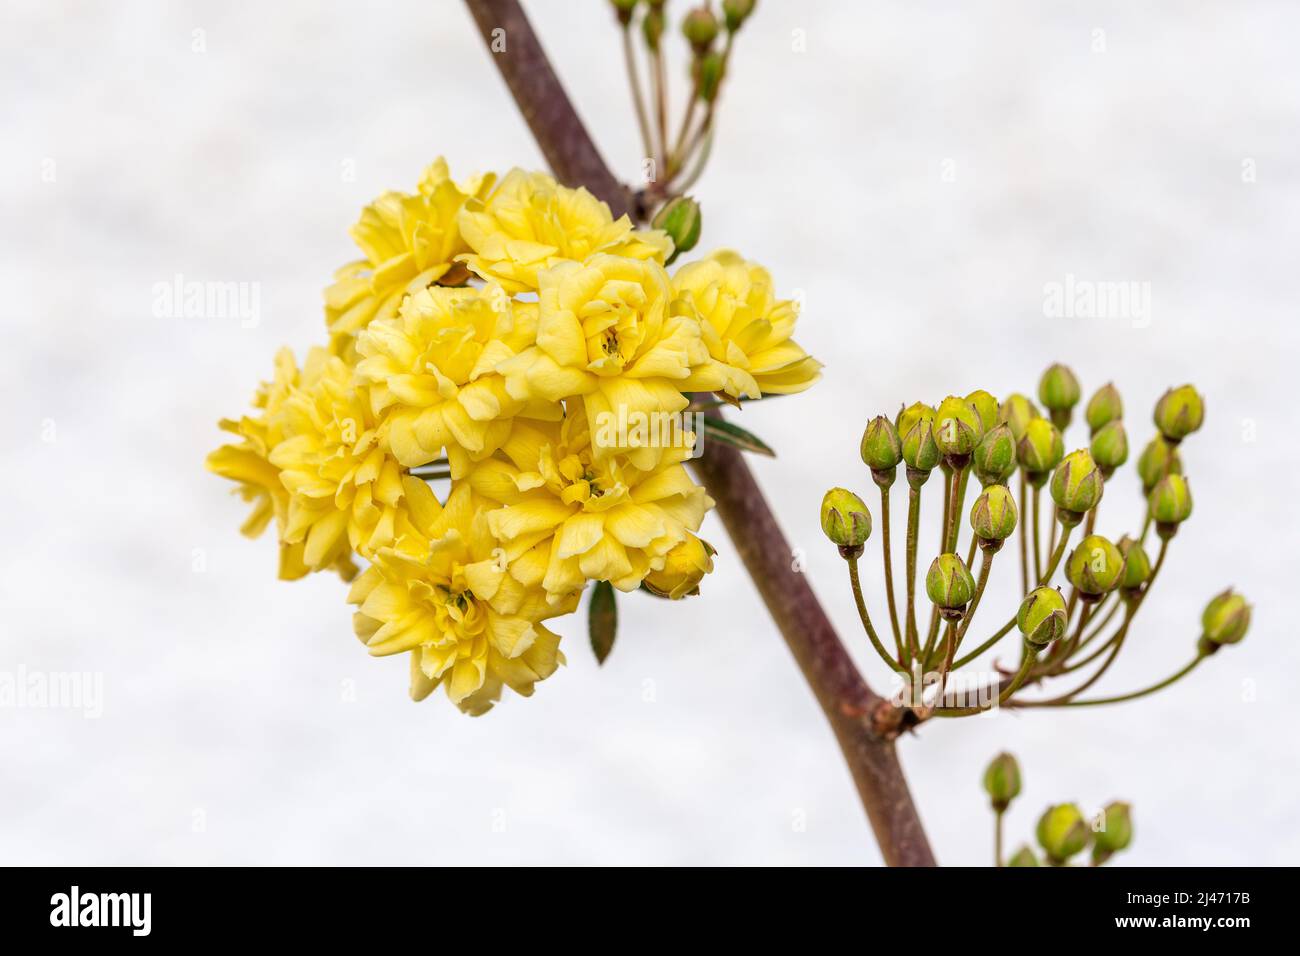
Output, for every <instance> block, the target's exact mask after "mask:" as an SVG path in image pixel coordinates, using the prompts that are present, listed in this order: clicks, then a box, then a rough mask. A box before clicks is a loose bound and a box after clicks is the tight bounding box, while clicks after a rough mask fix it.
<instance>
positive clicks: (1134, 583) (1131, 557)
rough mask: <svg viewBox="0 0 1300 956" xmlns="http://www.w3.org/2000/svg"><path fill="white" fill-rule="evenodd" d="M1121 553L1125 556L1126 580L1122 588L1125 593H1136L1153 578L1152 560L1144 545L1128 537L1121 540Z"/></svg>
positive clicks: (1121, 584)
mask: <svg viewBox="0 0 1300 956" xmlns="http://www.w3.org/2000/svg"><path fill="white" fill-rule="evenodd" d="M1119 553H1120V554H1122V555H1124V580H1123V581H1122V582H1120V587H1122V588H1123V589H1124V590H1125V591H1136V590H1137V589H1138V588H1140V587H1142V585H1144V584H1146V583H1147V581H1148V580H1149V579H1150V578H1151V558H1150V557H1149V556H1148V555H1147V552H1146V549H1145V548H1143V547H1142V543H1141V542H1140V541H1135V540H1133V539H1132V538H1130V537H1129V536H1128V535H1124V537H1122V538H1120V539H1119Z"/></svg>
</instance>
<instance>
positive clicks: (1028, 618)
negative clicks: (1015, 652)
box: [1016, 585, 1070, 647]
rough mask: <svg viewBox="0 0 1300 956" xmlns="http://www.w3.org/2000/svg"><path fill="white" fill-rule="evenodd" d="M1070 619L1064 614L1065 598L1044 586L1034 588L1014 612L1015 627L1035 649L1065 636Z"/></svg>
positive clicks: (1058, 592) (1051, 588) (1053, 589)
mask: <svg viewBox="0 0 1300 956" xmlns="http://www.w3.org/2000/svg"><path fill="white" fill-rule="evenodd" d="M1069 626H1070V619H1069V617H1068V616H1067V615H1066V613H1065V598H1063V597H1062V596H1061V592H1060V591H1058V590H1057V589H1056V588H1053V587H1047V586H1046V585H1044V586H1043V587H1040V588H1034V589H1033V590H1032V591H1030V592H1029V594H1027V595H1026V596H1025V599H1024V600H1023V601H1021V602H1020V610H1019V611H1017V612H1016V627H1018V628H1020V633H1021V634H1023V635H1024V638H1025V640H1026V641H1028V642H1029V643H1030V644H1032V645H1034V646H1035V647H1046V646H1047V645H1048V644H1050V643H1052V641H1055V640H1057V639H1058V638H1062V637H1064V636H1065V629H1066V628H1067V627H1069Z"/></svg>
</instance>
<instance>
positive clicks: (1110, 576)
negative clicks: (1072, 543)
mask: <svg viewBox="0 0 1300 956" xmlns="http://www.w3.org/2000/svg"><path fill="white" fill-rule="evenodd" d="M1065 576H1066V578H1067V579H1068V580H1069V582H1070V583H1071V584H1073V585H1074V586H1075V588H1077V589H1078V591H1079V598H1080V599H1081V600H1084V601H1094V600H1096V599H1097V598H1099V597H1101V596H1102V595H1103V594H1107V593H1108V592H1110V591H1113V590H1115V588H1117V587H1119V585H1120V582H1122V581H1123V580H1124V555H1123V553H1122V552H1121V551H1120V550H1119V548H1117V547H1115V545H1114V544H1112V543H1111V542H1110V540H1109V539H1108V538H1104V537H1102V536H1101V535H1099V534H1090V535H1088V537H1086V538H1084V539H1083V540H1082V541H1080V542H1079V546H1078V547H1077V548H1075V549H1074V550H1073V551H1071V552H1070V557H1069V558H1067V559H1066V562H1065Z"/></svg>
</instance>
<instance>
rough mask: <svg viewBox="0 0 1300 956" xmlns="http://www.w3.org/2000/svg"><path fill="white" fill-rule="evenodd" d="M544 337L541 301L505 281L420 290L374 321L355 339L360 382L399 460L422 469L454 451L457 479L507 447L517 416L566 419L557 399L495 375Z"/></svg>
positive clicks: (451, 457) (450, 456) (452, 458)
mask: <svg viewBox="0 0 1300 956" xmlns="http://www.w3.org/2000/svg"><path fill="white" fill-rule="evenodd" d="M536 337H537V306H536V304H535V303H527V302H512V301H511V300H510V299H509V298H508V297H507V296H506V294H505V293H504V292H502V291H501V288H500V287H499V286H489V287H488V288H487V289H484V290H478V289H469V288H466V289H443V288H438V287H430V288H428V289H421V290H420V291H418V292H416V293H414V294H412V295H410V296H408V297H407V298H406V300H405V301H404V302H403V303H402V306H401V309H400V311H399V313H398V315H396V316H394V317H393V318H389V319H376V320H375V321H373V322H371V323H370V325H369V326H367V327H366V329H364V330H363V331H362V332H361V334H360V335H359V336H358V337H357V353H358V359H359V360H358V362H357V380H358V381H359V382H362V383H364V384H368V385H369V386H370V389H369V392H370V408H371V411H372V412H374V414H375V415H376V416H384V417H385V418H386V425H387V435H388V443H389V447H390V448H391V449H392V452H393V456H394V457H395V458H396V459H397V460H398V462H399V463H401V464H402V465H404V466H406V467H407V468H414V467H416V466H418V465H424V464H428V463H429V462H431V461H433V460H434V459H436V458H438V457H439V456H440V455H441V454H442V452H443V450H444V449H446V451H447V458H448V462H449V464H450V466H451V475H452V477H453V478H459V477H461V476H462V475H463V474H465V472H466V471H468V469H469V466H470V463H471V462H473V461H479V460H481V459H483V458H485V457H487V456H488V455H490V454H492V452H494V451H496V450H497V448H499V447H501V442H503V441H504V440H505V438H506V436H507V435H509V434H510V428H511V419H512V418H513V417H514V416H515V415H518V414H521V413H524V414H528V415H531V416H533V417H543V418H550V419H553V420H554V419H558V418H559V416H560V413H561V409H560V407H559V405H558V404H556V403H547V402H539V401H535V402H531V403H529V402H526V401H523V400H520V399H516V398H514V397H512V396H510V395H509V394H507V392H506V388H505V379H503V378H502V377H501V376H500V375H499V374H497V373H496V367H497V365H499V364H500V363H501V362H503V361H505V360H506V359H509V358H513V357H514V356H515V355H516V354H517V353H518V352H521V351H522V350H523V349H525V348H527V347H529V346H531V345H532V344H533V343H534V342H535V341H536Z"/></svg>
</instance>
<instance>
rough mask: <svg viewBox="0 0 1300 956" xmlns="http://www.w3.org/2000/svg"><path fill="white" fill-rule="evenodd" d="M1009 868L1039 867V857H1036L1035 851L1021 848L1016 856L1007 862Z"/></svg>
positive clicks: (1025, 847) (1024, 847)
mask: <svg viewBox="0 0 1300 956" xmlns="http://www.w3.org/2000/svg"><path fill="white" fill-rule="evenodd" d="M1007 866H1038V857H1036V856H1034V851H1033V850H1031V849H1029V847H1027V846H1021V848H1020V849H1019V850H1017V851H1016V852H1015V855H1014V856H1012V857H1011V859H1009V860H1007Z"/></svg>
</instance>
